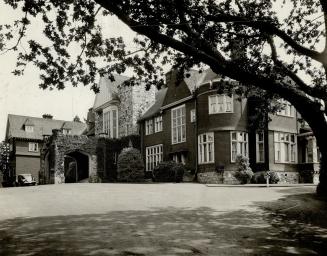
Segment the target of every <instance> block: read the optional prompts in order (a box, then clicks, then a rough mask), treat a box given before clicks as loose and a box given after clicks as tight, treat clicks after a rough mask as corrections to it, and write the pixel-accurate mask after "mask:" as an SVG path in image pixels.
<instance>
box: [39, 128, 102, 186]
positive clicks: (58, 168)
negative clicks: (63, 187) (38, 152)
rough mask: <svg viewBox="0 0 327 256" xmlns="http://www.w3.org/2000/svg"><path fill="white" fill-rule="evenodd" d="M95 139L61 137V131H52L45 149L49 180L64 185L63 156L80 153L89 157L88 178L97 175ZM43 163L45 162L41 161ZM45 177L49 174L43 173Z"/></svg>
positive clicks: (70, 136) (75, 136) (83, 136)
mask: <svg viewBox="0 0 327 256" xmlns="http://www.w3.org/2000/svg"><path fill="white" fill-rule="evenodd" d="M96 146H97V138H95V137H87V136H85V135H63V134H62V132H61V131H59V130H54V131H53V136H52V137H51V139H50V140H49V143H48V145H47V147H48V148H49V149H50V150H49V154H50V155H49V158H50V159H49V160H48V162H49V164H50V166H49V168H44V170H46V169H48V170H49V171H51V172H52V173H53V174H52V173H50V176H51V175H53V177H50V180H53V181H54V183H55V184H61V183H65V167H64V162H65V155H67V154H69V153H72V152H80V153H81V154H84V155H87V156H88V157H89V176H90V175H92V174H96V173H97V155H96ZM43 161H45V160H43ZM44 176H45V177H47V176H49V174H47V173H44Z"/></svg>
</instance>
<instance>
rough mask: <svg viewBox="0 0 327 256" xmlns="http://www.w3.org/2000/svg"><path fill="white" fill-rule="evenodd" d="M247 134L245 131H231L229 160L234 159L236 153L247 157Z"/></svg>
mask: <svg viewBox="0 0 327 256" xmlns="http://www.w3.org/2000/svg"><path fill="white" fill-rule="evenodd" d="M248 147H249V145H248V134H247V133H246V132H231V162H232V163H234V162H235V161H236V156H237V155H243V156H245V157H249V153H248V152H249V148H248Z"/></svg>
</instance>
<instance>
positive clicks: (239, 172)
mask: <svg viewBox="0 0 327 256" xmlns="http://www.w3.org/2000/svg"><path fill="white" fill-rule="evenodd" d="M236 166H237V169H236V171H235V173H234V177H235V178H236V179H237V180H238V181H239V182H240V183H241V184H248V183H250V181H251V178H252V176H253V172H252V170H251V168H250V164H249V159H248V158H247V157H245V156H243V155H237V156H236Z"/></svg>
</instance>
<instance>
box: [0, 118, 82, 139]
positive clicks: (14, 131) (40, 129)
mask: <svg viewBox="0 0 327 256" xmlns="http://www.w3.org/2000/svg"><path fill="white" fill-rule="evenodd" d="M27 120H29V122H32V123H33V125H34V129H33V132H26V131H25V125H26V121H27ZM64 126H65V128H66V127H69V128H70V129H71V135H81V134H82V133H83V131H84V130H85V129H86V124H84V123H80V122H70V121H63V120H55V119H48V118H38V117H31V116H20V115H11V114H9V115H8V122H7V134H6V138H7V139H9V138H20V139H34V140H43V136H44V135H52V130H53V129H58V130H60V129H62V128H63V127H64Z"/></svg>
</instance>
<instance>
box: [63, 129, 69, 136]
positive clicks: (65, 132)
mask: <svg viewBox="0 0 327 256" xmlns="http://www.w3.org/2000/svg"><path fill="white" fill-rule="evenodd" d="M62 134H63V135H69V134H71V129H65V128H63V129H62Z"/></svg>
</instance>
